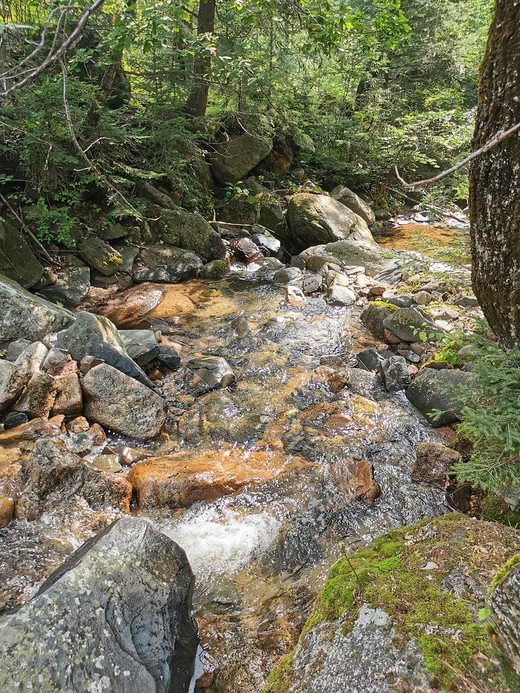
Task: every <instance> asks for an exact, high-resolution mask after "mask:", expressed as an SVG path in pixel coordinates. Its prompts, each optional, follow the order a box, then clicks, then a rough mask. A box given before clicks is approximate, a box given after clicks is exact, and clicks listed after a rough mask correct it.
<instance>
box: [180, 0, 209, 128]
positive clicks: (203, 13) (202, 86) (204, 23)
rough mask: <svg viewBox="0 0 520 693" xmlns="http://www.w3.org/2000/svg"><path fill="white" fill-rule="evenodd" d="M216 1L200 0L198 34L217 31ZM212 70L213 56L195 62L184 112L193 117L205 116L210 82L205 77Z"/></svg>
mask: <svg viewBox="0 0 520 693" xmlns="http://www.w3.org/2000/svg"><path fill="white" fill-rule="evenodd" d="M215 4H216V0H200V2H199V14H198V20H197V34H198V35H199V36H202V35H204V34H212V33H213V32H214V30H215ZM210 68H211V56H210V55H207V56H204V57H202V58H197V59H196V60H195V63H194V66H193V71H194V73H195V81H194V82H193V85H192V87H191V91H190V94H189V96H188V99H187V101H186V104H185V106H184V110H185V111H186V112H187V113H189V114H190V115H192V116H203V115H205V113H206V107H207V105H208V93H209V82H208V81H204V77H205V76H206V75H207V74H208V72H209V70H210Z"/></svg>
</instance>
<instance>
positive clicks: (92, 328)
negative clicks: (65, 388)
mask: <svg viewBox="0 0 520 693" xmlns="http://www.w3.org/2000/svg"><path fill="white" fill-rule="evenodd" d="M57 345H58V347H60V348H61V349H65V350H66V351H68V352H69V354H70V355H71V356H72V358H73V359H74V360H75V361H81V359H82V358H83V357H84V356H95V357H96V358H98V359H102V360H103V361H105V362H106V363H108V364H109V365H110V366H113V367H114V368H117V369H118V370H119V371H121V372H122V373H125V375H128V376H130V377H131V378H135V379H136V380H138V381H139V382H140V383H142V384H143V385H146V386H147V387H150V388H153V385H152V383H151V381H150V380H149V378H148V377H147V376H146V374H145V373H144V371H143V370H142V369H141V368H140V367H139V366H138V365H137V364H136V363H135V361H133V360H132V359H131V358H130V356H129V355H128V353H127V351H126V349H125V346H124V343H123V340H122V339H121V337H120V335H119V332H118V331H117V328H116V326H115V325H114V324H113V323H112V322H110V320H109V319H108V318H105V317H103V316H102V315H94V314H93V313H87V312H86V311H81V312H80V313H78V314H77V316H76V320H75V322H74V324H73V325H71V326H70V327H69V328H68V329H67V330H65V331H63V332H60V333H59V334H58V340H57Z"/></svg>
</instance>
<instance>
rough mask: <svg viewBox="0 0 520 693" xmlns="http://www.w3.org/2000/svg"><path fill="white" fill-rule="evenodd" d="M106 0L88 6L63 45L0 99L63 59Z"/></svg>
mask: <svg viewBox="0 0 520 693" xmlns="http://www.w3.org/2000/svg"><path fill="white" fill-rule="evenodd" d="M104 1H105V0H96V2H94V4H93V5H91V6H90V7H89V8H87V10H86V11H85V12H84V14H83V15H82V17H81V19H80V20H79V21H78V23H77V24H76V28H75V29H74V31H73V32H72V33H71V34H70V35H69V36H68V37H67V38H66V39H65V40H64V41H63V43H62V44H61V46H60V47H59V48H58V49H57V50H56V51H54V53H51V54H49V55H48V56H47V57H46V58H45V60H44V61H43V62H42V63H40V65H38V66H37V67H35V68H33V69H32V70H30V71H29V72H28V74H27V75H26V76H25V77H24V78H23V79H21V80H20V81H19V82H17V83H16V84H13V86H12V87H9V89H5V90H4V91H2V92H0V99H5V98H6V97H7V96H9V95H10V94H12V93H13V92H14V91H17V90H18V89H21V88H22V87H24V86H25V85H26V84H28V82H30V81H31V80H33V79H34V78H35V77H37V76H38V75H40V74H41V73H42V72H44V71H45V70H47V69H48V68H49V67H51V65H54V63H55V62H57V61H58V60H60V61H61V60H62V58H63V56H64V55H65V53H66V52H67V51H68V50H70V49H72V48H74V47H75V46H76V45H77V44H78V43H79V41H80V40H81V37H82V35H83V30H84V29H85V26H86V25H87V22H88V20H89V19H90V16H91V15H92V14H93V13H94V12H96V10H98V9H99V8H100V7H101V6H102V5H103V3H104Z"/></svg>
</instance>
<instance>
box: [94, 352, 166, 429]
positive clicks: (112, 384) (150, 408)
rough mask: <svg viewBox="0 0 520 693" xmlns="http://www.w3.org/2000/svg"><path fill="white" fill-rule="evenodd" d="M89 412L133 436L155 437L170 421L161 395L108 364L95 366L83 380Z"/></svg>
mask: <svg viewBox="0 0 520 693" xmlns="http://www.w3.org/2000/svg"><path fill="white" fill-rule="evenodd" d="M81 387H82V389H83V395H84V400H85V415H86V417H87V418H88V419H89V420H91V421H96V422H97V423H99V424H101V425H102V426H105V427H107V428H111V429H112V430H114V431H118V433H122V434H123V435H125V436H129V437H131V438H138V439H141V440H150V439H152V438H155V437H156V436H157V435H158V434H159V431H160V430H161V428H162V425H163V424H164V422H165V420H166V405H165V403H164V401H163V400H162V398H161V397H159V395H157V394H155V392H151V391H150V390H149V389H148V388H147V387H145V386H144V385H142V384H141V383H139V382H137V381H136V380H134V379H133V378H129V377H128V376H126V375H125V374H124V373H121V372H120V371H119V370H116V369H115V368H112V366H109V365H107V364H101V365H100V366H96V367H95V368H92V369H91V370H90V371H89V372H88V373H87V375H86V376H85V377H84V378H83V380H82V382H81Z"/></svg>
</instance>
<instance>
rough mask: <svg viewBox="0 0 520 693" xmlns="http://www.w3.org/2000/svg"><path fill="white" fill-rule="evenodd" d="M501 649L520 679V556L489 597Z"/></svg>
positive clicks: (504, 571)
mask: <svg viewBox="0 0 520 693" xmlns="http://www.w3.org/2000/svg"><path fill="white" fill-rule="evenodd" d="M488 603H489V608H490V610H491V626H492V628H493V632H494V635H495V637H496V639H497V643H498V646H499V647H500V648H501V650H502V651H503V652H504V654H505V655H506V657H507V659H508V661H509V663H510V664H511V666H512V667H513V669H514V670H515V671H516V673H517V674H518V676H520V554H517V555H516V556H514V557H513V558H511V559H510V560H509V561H508V562H507V563H506V565H505V566H504V567H503V568H502V569H501V570H500V571H499V572H498V573H497V575H496V576H495V579H494V580H493V583H492V584H491V588H490V590H489V597H488Z"/></svg>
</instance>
